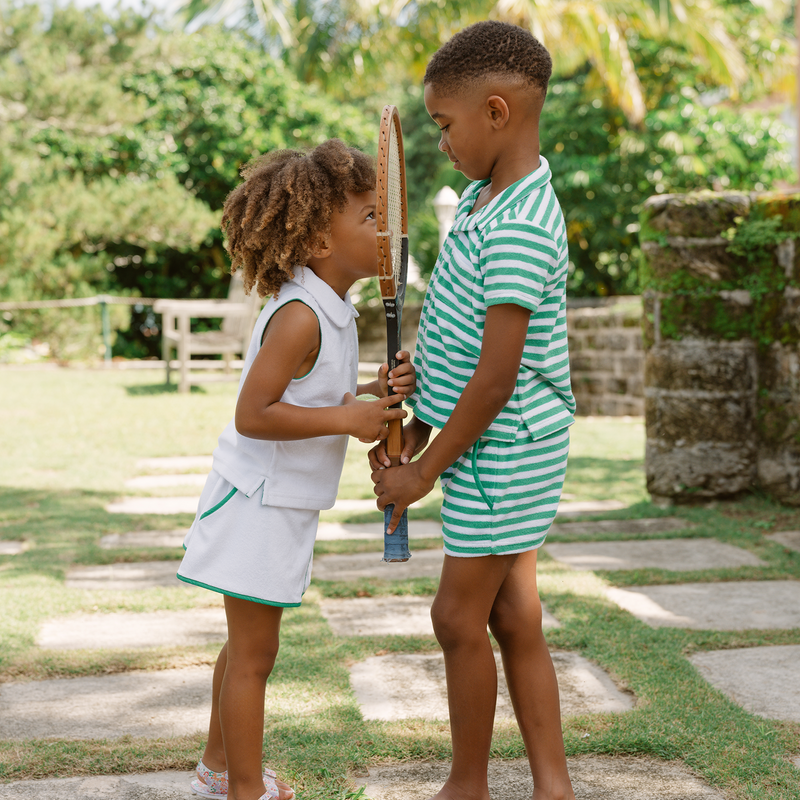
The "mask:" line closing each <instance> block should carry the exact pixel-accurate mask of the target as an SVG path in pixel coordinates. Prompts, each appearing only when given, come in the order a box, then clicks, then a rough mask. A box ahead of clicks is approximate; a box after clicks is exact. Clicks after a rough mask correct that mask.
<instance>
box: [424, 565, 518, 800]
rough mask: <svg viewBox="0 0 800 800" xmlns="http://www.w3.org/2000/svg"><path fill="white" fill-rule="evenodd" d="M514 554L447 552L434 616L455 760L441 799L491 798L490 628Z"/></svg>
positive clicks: (493, 677)
mask: <svg viewBox="0 0 800 800" xmlns="http://www.w3.org/2000/svg"><path fill="white" fill-rule="evenodd" d="M515 558H516V556H483V557H478V558H454V557H452V556H447V555H446V556H445V557H444V567H443V568H442V579H441V582H440V584H439V590H438V592H437V593H436V598H435V599H434V601H433V607H432V608H431V617H432V619H433V628H434V631H435V633H436V638H437V639H438V641H439V644H440V645H441V646H442V650H443V651H444V664H445V674H446V677H447V702H448V706H449V709H450V732H451V736H452V740H453V764H452V767H451V769H450V776H449V777H448V779H447V782H446V783H445V785H444V786H443V787H442V789H441V790H440V791H439V793H438V794H437V795H436V798H437V800H488V798H489V787H488V783H487V770H488V766H489V748H490V745H491V740H492V728H493V726H494V712H495V704H496V701H497V669H496V666H495V660H494V653H493V652H492V646H491V642H490V641H489V636H488V634H487V631H486V625H487V623H488V621H489V614H490V612H491V609H492V605H493V603H494V600H495V596H496V595H497V592H498V590H499V588H500V586H501V585H502V583H503V581H504V580H505V577H506V575H507V574H508V572H509V570H510V569H511V566H512V564H513V563H514V560H515Z"/></svg>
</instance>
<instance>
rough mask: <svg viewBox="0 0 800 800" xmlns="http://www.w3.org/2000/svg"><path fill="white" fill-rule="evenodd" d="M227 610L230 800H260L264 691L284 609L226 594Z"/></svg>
mask: <svg viewBox="0 0 800 800" xmlns="http://www.w3.org/2000/svg"><path fill="white" fill-rule="evenodd" d="M225 614H226V616H227V618H228V644H227V651H226V656H227V663H226V665H225V675H224V677H223V680H222V685H221V687H220V696H219V719H220V727H221V729H222V738H223V742H224V745H225V756H226V761H227V766H228V798H229V800H259V798H260V797H262V796H263V794H264V780H263V776H262V772H261V757H262V747H263V741H264V694H265V692H266V686H267V678H268V677H269V675H270V673H271V672H272V667H273V666H274V664H275V658H276V656H277V655H278V636H279V632H280V624H281V616H282V614H283V609H282V608H280V607H277V606H269V605H264V604H262V603H254V602H251V601H249V600H242V599H240V598H237V597H230V596H228V595H226V596H225ZM281 794H283V792H282V793H281Z"/></svg>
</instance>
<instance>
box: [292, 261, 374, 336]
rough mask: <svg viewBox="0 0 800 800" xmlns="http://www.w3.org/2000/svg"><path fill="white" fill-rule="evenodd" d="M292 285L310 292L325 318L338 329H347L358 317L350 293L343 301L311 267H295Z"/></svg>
mask: <svg viewBox="0 0 800 800" xmlns="http://www.w3.org/2000/svg"><path fill="white" fill-rule="evenodd" d="M290 283H294V284H295V285H297V286H299V287H300V289H302V290H303V291H305V292H308V293H309V294H310V295H311V296H312V297H313V298H314V299H315V300H316V301H317V305H318V306H319V307H320V308H321V309H322V311H323V312H324V313H325V316H326V317H328V319H329V320H330V321H331V322H332V323H333V324H334V325H336V327H338V328H346V327H347V326H348V325H349V324H350V323H351V322H352V321H353V319H354V318H355V317H357V316H358V311H356V309H355V307H354V306H353V301H352V300H351V299H350V292H347V294H345V296H344V299H342V298H341V297H339V295H338V294H336V292H334V291H333V289H331V287H330V286H328V284H327V283H325V281H323V280H322V278H319V277H317V275H316V273H315V272H314V270H313V269H311V267H303V266H298V267H295V269H294V278H292V279H291V281H290Z"/></svg>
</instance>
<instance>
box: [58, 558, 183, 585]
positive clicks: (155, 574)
mask: <svg viewBox="0 0 800 800" xmlns="http://www.w3.org/2000/svg"><path fill="white" fill-rule="evenodd" d="M179 564H180V562H179V561H142V562H139V563H128V564H105V565H102V566H97V567H78V568H76V569H71V570H70V571H69V572H67V576H66V580H65V584H66V586H68V587H69V588H71V589H152V588H154V587H156V586H170V587H173V588H174V587H176V586H181V587H185V586H189V584H188V583H184V582H183V581H179V580H178V579H177V578H176V577H175V573H177V571H178V565H179Z"/></svg>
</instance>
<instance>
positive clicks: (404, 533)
mask: <svg viewBox="0 0 800 800" xmlns="http://www.w3.org/2000/svg"><path fill="white" fill-rule="evenodd" d="M376 193H377V196H378V199H377V228H378V265H379V272H378V278H379V282H380V287H381V298H382V299H383V310H384V311H385V313H386V353H387V361H388V363H389V369H390V370H392V369H394V368H395V367H396V366H397V357H396V353H397V351H398V350H400V347H401V343H400V337H401V333H400V326H401V323H402V315H403V300H405V296H406V275H407V273H408V208H407V204H406V162H405V159H404V157H403V132H402V130H401V128H400V115H399V114H398V113H397V108H396V107H395V106H385V107H384V109H383V114H382V115H381V126H380V132H379V134H378V185H377V190H376ZM389 392H390V393H391V394H394V392H393V391H392V388H391V387H389ZM402 452H403V423H402V421H401V420H399V419H397V420H392V421H391V422H389V436H388V438H387V439H386V454H387V455H388V456H389V460H390V461H391V463H392V466H393V467H397V466H399V465H400V454H401V453H402ZM393 511H394V506H393V505H390V506H387V507H386V508H385V509H384V537H383V542H384V545H383V546H384V551H383V560H384V561H408V559H409V558H411V553H410V552H409V550H408V516H407V514H406V512H405V511H404V512H403V517H402V519H401V520H400V523H399V524H398V526H397V528H396V529H395V531H394V533H392V534H391V535H390V534H387V533H386V530H387V529H388V527H389V521H390V520H391V518H392V513H393Z"/></svg>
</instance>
